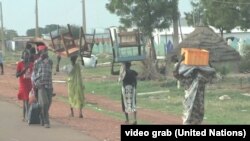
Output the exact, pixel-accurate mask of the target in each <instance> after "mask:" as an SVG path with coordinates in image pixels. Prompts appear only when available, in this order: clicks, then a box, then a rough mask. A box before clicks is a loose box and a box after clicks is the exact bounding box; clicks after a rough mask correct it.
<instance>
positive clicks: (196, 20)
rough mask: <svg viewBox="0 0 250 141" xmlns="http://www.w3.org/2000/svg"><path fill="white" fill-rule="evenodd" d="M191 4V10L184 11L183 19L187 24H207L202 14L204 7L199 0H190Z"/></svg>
mask: <svg viewBox="0 0 250 141" xmlns="http://www.w3.org/2000/svg"><path fill="white" fill-rule="evenodd" d="M191 6H192V8H193V10H192V11H191V12H184V14H185V19H186V20H187V24H188V25H189V26H198V25H199V24H203V25H207V23H206V19H205V17H204V16H203V15H204V12H205V11H204V10H203V9H204V7H203V6H202V5H201V3H200V2H199V0H192V1H191Z"/></svg>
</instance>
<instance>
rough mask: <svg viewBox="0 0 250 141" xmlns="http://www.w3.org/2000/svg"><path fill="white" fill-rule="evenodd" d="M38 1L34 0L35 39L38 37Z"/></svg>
mask: <svg viewBox="0 0 250 141" xmlns="http://www.w3.org/2000/svg"><path fill="white" fill-rule="evenodd" d="M37 1H38V0H36V10H35V11H36V35H35V36H36V38H38V37H39V25H38V2H37Z"/></svg>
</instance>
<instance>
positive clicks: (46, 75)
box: [33, 45, 53, 128]
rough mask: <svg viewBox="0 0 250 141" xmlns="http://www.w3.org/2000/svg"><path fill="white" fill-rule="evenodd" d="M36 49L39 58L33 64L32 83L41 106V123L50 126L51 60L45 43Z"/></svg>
mask: <svg viewBox="0 0 250 141" xmlns="http://www.w3.org/2000/svg"><path fill="white" fill-rule="evenodd" d="M38 51H39V52H40V58H38V59H37V60H36V61H35V64H34V70H35V71H34V72H33V73H34V74H33V75H34V76H33V77H34V83H35V87H36V89H37V92H38V103H39V105H40V107H41V114H40V119H41V122H40V123H41V125H44V126H45V128H50V120H49V108H50V105H51V102H52V95H53V85H52V68H53V62H52V60H51V59H50V58H49V56H48V48H47V47H46V46H45V45H39V46H38Z"/></svg>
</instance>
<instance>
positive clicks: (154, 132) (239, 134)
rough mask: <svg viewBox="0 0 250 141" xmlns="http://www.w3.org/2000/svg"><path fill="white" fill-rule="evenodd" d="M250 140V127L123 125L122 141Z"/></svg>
mask: <svg viewBox="0 0 250 141" xmlns="http://www.w3.org/2000/svg"><path fill="white" fill-rule="evenodd" d="M206 138H208V139H234V140H237V141H241V140H249V139H250V125H121V141H128V140H134V139H136V140H137V139H138V140H139V139H143V140H144V139H146V140H152V141H165V140H166V139H170V140H184V139H185V140H187V139H206Z"/></svg>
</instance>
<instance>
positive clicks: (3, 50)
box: [0, 2, 5, 56]
mask: <svg viewBox="0 0 250 141" xmlns="http://www.w3.org/2000/svg"><path fill="white" fill-rule="evenodd" d="M0 11H1V29H2V30H1V37H2V54H3V56H4V55H5V43H4V38H5V37H4V28H3V10H2V2H0Z"/></svg>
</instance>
